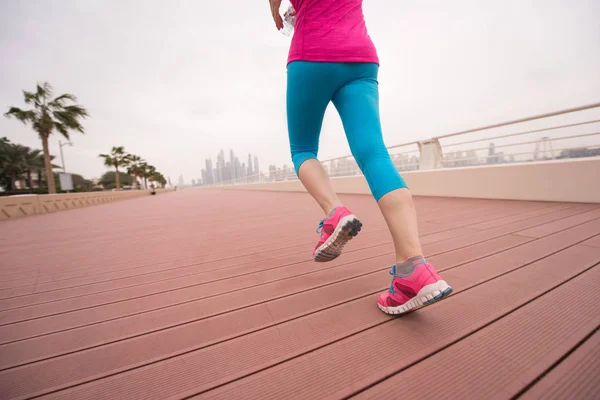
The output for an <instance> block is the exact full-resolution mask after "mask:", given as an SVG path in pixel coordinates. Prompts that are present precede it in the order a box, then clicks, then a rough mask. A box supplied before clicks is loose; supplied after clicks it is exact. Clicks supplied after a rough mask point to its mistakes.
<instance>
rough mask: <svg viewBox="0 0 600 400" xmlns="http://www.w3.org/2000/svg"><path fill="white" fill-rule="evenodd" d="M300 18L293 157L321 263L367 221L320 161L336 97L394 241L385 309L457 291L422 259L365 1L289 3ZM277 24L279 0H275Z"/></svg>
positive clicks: (293, 80)
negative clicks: (314, 213) (387, 121)
mask: <svg viewBox="0 0 600 400" xmlns="http://www.w3.org/2000/svg"><path fill="white" fill-rule="evenodd" d="M291 3H292V6H293V7H294V10H295V16H296V23H295V27H294V31H295V32H294V36H293V38H292V43H291V46H290V51H289V56H288V65H287V100H286V103H287V121H288V134H289V140H290V147H291V153H292V161H293V163H294V167H295V169H296V174H297V175H298V177H299V179H300V181H301V182H302V184H303V185H304V187H305V188H306V190H307V191H308V192H309V193H310V194H311V196H312V197H313V198H314V199H315V200H316V202H317V203H318V204H319V206H321V208H322V209H323V212H324V213H325V218H324V219H323V221H321V223H320V224H319V228H318V229H317V232H320V234H321V237H320V240H319V242H318V244H317V247H316V248H315V250H314V253H313V256H314V259H315V261H320V262H323V261H330V260H333V259H334V258H336V257H338V256H339V255H340V254H341V252H342V248H343V247H344V245H345V244H346V243H347V242H348V241H349V240H350V239H351V238H352V237H353V236H356V235H357V234H358V232H359V231H360V228H361V226H362V224H361V223H360V221H359V220H358V218H357V217H356V216H355V215H354V214H352V212H351V211H350V210H348V209H347V208H346V207H344V206H343V205H342V203H341V202H340V200H339V198H338V196H337V195H336V193H335V192H334V191H333V188H332V186H331V183H330V181H329V177H328V176H327V173H326V172H325V169H324V168H323V166H322V165H321V163H320V162H319V161H318V159H317V152H318V148H319V135H320V133H321V124H322V122H323V116H324V114H325V109H326V108H327V106H328V104H329V102H333V104H334V106H335V108H336V109H337V111H338V113H339V114H340V117H341V119H342V123H343V125H344V131H345V132H346V137H347V138H348V143H349V145H350V149H351V151H352V155H353V156H354V158H355V160H356V162H357V164H358V166H359V168H360V169H361V171H362V172H363V174H364V176H365V178H366V180H367V182H368V184H369V188H370V189H371V192H372V194H373V196H374V197H375V200H376V201H377V204H378V205H379V208H380V210H381V212H382V214H383V217H384V218H385V221H386V224H387V226H388V228H389V230H390V233H391V235H392V238H393V241H394V247H395V251H396V264H395V265H394V266H392V270H391V271H390V274H391V275H392V276H393V277H392V283H391V285H390V288H389V290H388V291H387V292H385V293H382V294H381V295H380V296H379V299H378V305H379V308H380V309H381V310H382V311H383V312H385V313H387V314H402V313H405V312H408V311H411V310H414V309H416V308H419V307H422V306H424V305H428V304H431V303H433V302H436V301H438V300H440V299H442V298H444V297H446V296H448V295H449V294H450V293H451V292H452V288H451V287H450V286H449V285H448V284H447V283H446V282H445V281H444V280H442V278H441V277H440V276H439V275H438V273H437V272H436V270H435V269H434V268H433V266H432V265H431V264H429V263H427V261H426V260H425V258H424V257H423V251H422V250H421V243H420V241H419V233H418V229H417V215H416V212H415V207H414V204H413V200H412V196H411V194H410V191H409V190H408V188H407V186H406V183H405V182H404V179H402V177H401V176H400V174H399V173H398V171H397V170H396V168H395V167H394V164H393V163H392V160H391V158H390V156H389V153H388V151H387V149H386V147H385V144H384V143H383V137H382V133H381V124H380V120H379V92H378V82H377V72H378V69H379V59H378V56H377V51H376V49H375V46H374V45H373V42H372V41H371V38H370V37H369V35H368V33H367V28H366V25H365V21H364V17H363V11H362V0H291ZM270 4H271V13H272V16H273V20H274V21H275V26H276V27H277V29H282V28H283V20H282V17H281V15H280V13H279V8H280V5H281V0H270Z"/></svg>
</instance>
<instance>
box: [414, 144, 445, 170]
mask: <svg viewBox="0 0 600 400" xmlns="http://www.w3.org/2000/svg"><path fill="white" fill-rule="evenodd" d="M418 145H419V169H422V170H424V169H437V168H443V163H442V146H441V145H440V141H439V140H438V139H437V138H436V139H430V140H425V141H422V142H418Z"/></svg>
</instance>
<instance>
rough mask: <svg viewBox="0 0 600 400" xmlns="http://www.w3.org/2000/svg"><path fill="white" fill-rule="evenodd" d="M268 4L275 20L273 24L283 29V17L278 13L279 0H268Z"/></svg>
mask: <svg viewBox="0 0 600 400" xmlns="http://www.w3.org/2000/svg"><path fill="white" fill-rule="evenodd" d="M269 4H270V5H271V15H272V16H273V21H275V26H276V27H277V29H278V30H279V29H283V19H282V18H281V15H280V14H279V7H281V0H269Z"/></svg>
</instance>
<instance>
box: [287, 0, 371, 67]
mask: <svg viewBox="0 0 600 400" xmlns="http://www.w3.org/2000/svg"><path fill="white" fill-rule="evenodd" d="M290 2H291V3H292V5H293V6H294V9H295V10H296V24H295V26H294V37H293V38H292V44H291V45H290V52H289V55H288V63H290V62H292V61H297V60H303V61H317V62H365V63H376V64H379V58H378V57H377V50H376V49H375V46H374V45H373V42H372V41H371V38H370V37H369V34H368V33H367V27H366V25H365V19H364V16H363V11H362V0H290Z"/></svg>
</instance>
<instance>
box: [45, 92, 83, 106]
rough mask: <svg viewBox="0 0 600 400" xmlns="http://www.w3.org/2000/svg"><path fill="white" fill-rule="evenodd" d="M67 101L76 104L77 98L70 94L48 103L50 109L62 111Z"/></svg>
mask: <svg viewBox="0 0 600 400" xmlns="http://www.w3.org/2000/svg"><path fill="white" fill-rule="evenodd" d="M65 100H70V101H72V102H73V103H75V102H76V101H77V97H75V95H73V94H69V93H65V94H62V95H60V96H58V97H57V98H55V99H54V100H52V101H51V102H50V103H48V107H49V108H51V109H62V108H64V107H65Z"/></svg>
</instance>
